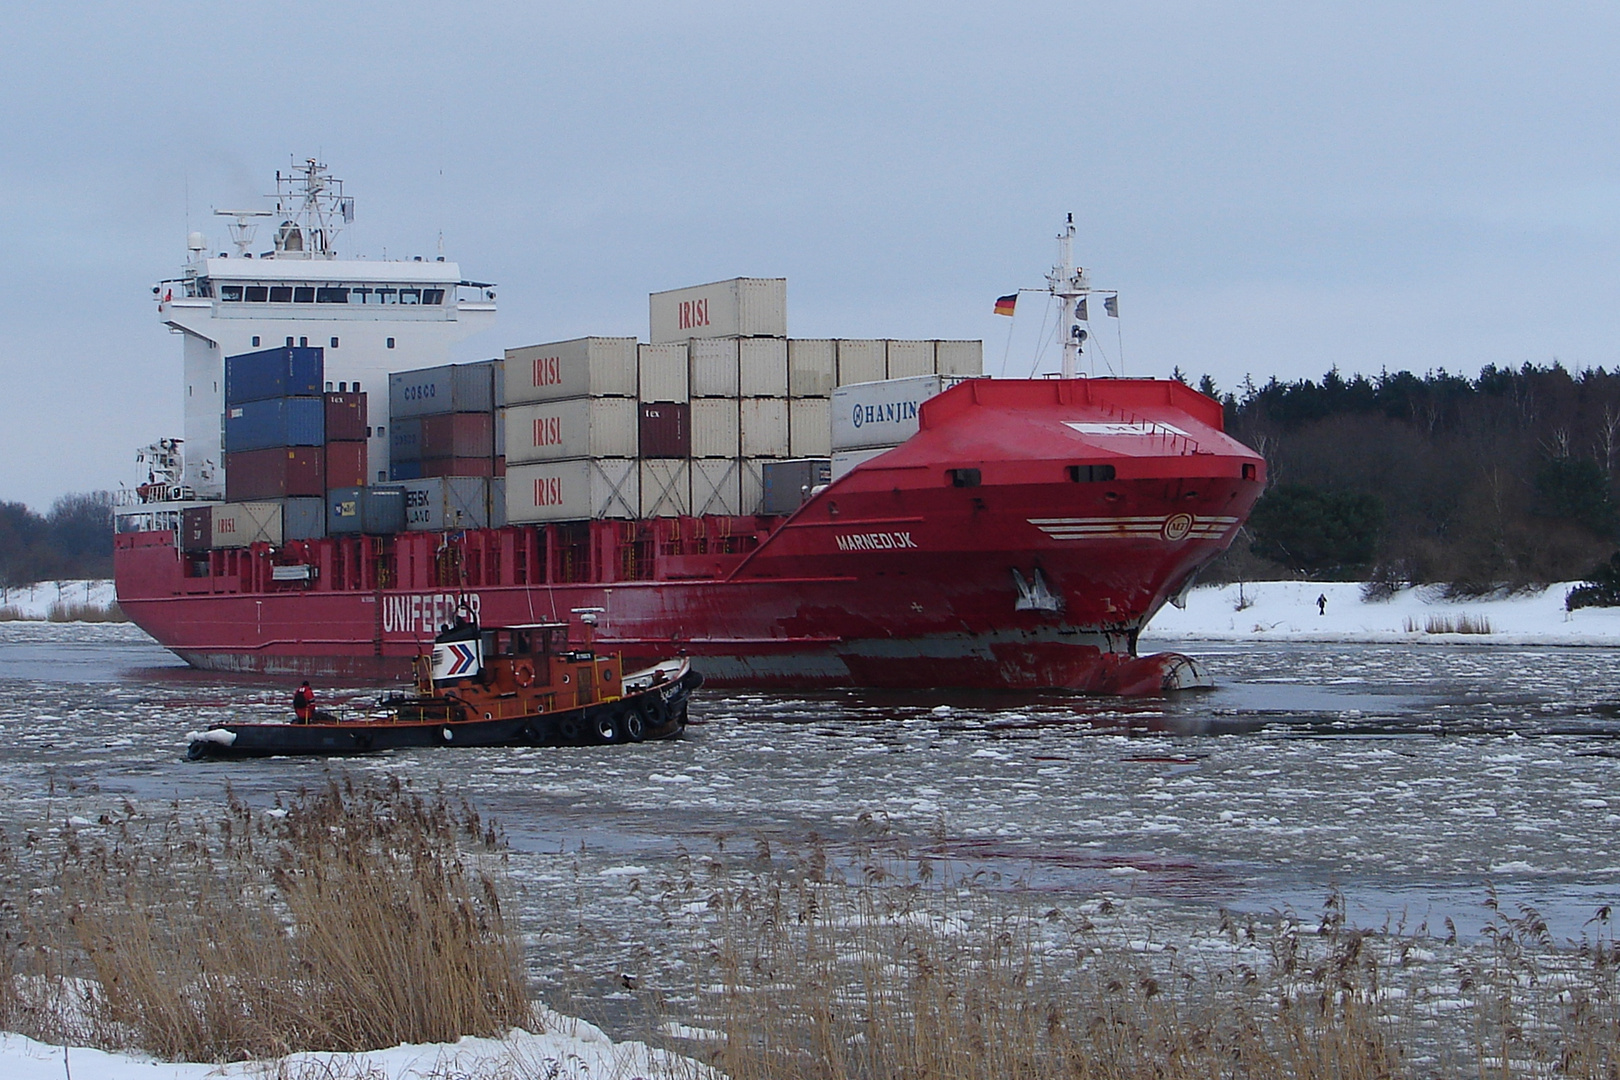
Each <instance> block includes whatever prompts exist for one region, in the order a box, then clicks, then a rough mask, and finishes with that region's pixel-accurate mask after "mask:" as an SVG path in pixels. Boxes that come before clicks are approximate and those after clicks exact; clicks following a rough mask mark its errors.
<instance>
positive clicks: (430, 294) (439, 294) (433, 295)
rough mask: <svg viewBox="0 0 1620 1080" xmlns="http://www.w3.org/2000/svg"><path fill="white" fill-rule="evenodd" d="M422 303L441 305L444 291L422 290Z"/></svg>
mask: <svg viewBox="0 0 1620 1080" xmlns="http://www.w3.org/2000/svg"><path fill="white" fill-rule="evenodd" d="M422 303H424V304H442V303H444V290H443V289H423V290H422Z"/></svg>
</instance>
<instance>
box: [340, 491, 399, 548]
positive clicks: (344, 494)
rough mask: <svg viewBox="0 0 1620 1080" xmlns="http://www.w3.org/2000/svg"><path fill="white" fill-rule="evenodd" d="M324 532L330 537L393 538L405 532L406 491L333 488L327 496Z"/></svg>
mask: <svg viewBox="0 0 1620 1080" xmlns="http://www.w3.org/2000/svg"><path fill="white" fill-rule="evenodd" d="M326 531H327V533H328V534H330V535H332V536H360V535H366V536H392V535H394V534H395V533H401V532H404V531H405V489H404V488H402V487H398V486H393V487H366V488H359V487H348V488H333V489H332V490H331V491H328V492H327V493H326Z"/></svg>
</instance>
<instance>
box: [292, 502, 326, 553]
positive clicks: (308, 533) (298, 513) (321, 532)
mask: <svg viewBox="0 0 1620 1080" xmlns="http://www.w3.org/2000/svg"><path fill="white" fill-rule="evenodd" d="M281 532H282V535H283V537H284V538H285V539H286V540H289V541H291V540H319V539H320V538H321V537H323V536H325V535H326V498H325V493H324V492H323V493H322V494H320V495H316V496H314V497H313V498H299V499H283V500H282V501H281Z"/></svg>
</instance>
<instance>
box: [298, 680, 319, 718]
mask: <svg viewBox="0 0 1620 1080" xmlns="http://www.w3.org/2000/svg"><path fill="white" fill-rule="evenodd" d="M293 715H294V716H296V717H298V722H299V723H300V724H307V723H309V722H310V721H311V720H313V719H314V718H315V691H314V690H312V689H311V688H310V685H309V680H308V679H305V680H304V685H302V686H300V687H299V688H298V689H297V690H294V691H293Z"/></svg>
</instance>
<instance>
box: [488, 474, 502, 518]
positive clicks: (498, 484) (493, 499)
mask: <svg viewBox="0 0 1620 1080" xmlns="http://www.w3.org/2000/svg"><path fill="white" fill-rule="evenodd" d="M489 527H490V528H492V529H504V528H506V477H504V476H497V477H494V478H493V479H491V480H490V482H489Z"/></svg>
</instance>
